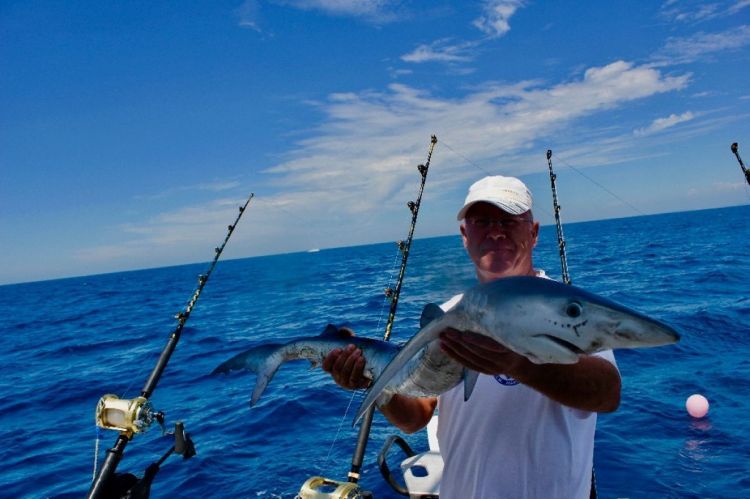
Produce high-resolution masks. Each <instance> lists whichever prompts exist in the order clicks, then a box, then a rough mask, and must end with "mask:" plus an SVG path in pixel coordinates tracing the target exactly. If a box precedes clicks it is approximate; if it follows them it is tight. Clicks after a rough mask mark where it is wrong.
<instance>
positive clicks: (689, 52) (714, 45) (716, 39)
mask: <svg viewBox="0 0 750 499" xmlns="http://www.w3.org/2000/svg"><path fill="white" fill-rule="evenodd" d="M748 44H750V26H748V25H743V26H739V27H734V28H731V29H728V30H726V31H723V32H719V33H703V32H700V33H696V34H695V35H693V36H690V37H686V38H670V39H668V40H667V43H666V44H665V45H664V47H663V48H662V49H661V50H659V51H658V52H657V53H656V55H655V57H654V58H655V60H656V61H657V62H660V63H662V64H686V63H690V62H693V61H696V60H698V59H700V58H701V57H703V56H706V55H709V54H712V53H714V52H723V51H729V50H736V49H739V48H742V47H744V46H745V45H748Z"/></svg>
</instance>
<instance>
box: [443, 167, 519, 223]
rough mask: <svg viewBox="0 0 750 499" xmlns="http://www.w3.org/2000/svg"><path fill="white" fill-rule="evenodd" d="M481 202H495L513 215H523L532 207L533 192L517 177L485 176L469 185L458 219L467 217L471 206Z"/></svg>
mask: <svg viewBox="0 0 750 499" xmlns="http://www.w3.org/2000/svg"><path fill="white" fill-rule="evenodd" d="M480 202H482V203H490V204H494V205H495V206H497V207H498V208H500V209H501V210H503V211H504V212H506V213H510V214H511V215H521V214H522V213H526V212H527V211H529V210H530V209H531V192H530V191H529V189H528V187H526V184H524V183H523V182H521V181H520V180H518V179H517V178H515V177H503V176H502V175H495V176H490V177H484V178H483V179H481V180H478V181H476V182H474V183H473V184H472V185H471V187H469V194H468V195H467V196H466V201H464V207H463V208H461V211H459V212H458V215H457V216H456V220H463V219H464V218H466V212H467V211H469V208H471V207H472V206H473V205H474V204H475V203H480Z"/></svg>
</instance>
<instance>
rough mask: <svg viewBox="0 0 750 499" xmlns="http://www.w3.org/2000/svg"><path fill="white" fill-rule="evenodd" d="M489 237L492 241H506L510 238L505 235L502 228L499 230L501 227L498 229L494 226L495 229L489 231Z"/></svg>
mask: <svg viewBox="0 0 750 499" xmlns="http://www.w3.org/2000/svg"><path fill="white" fill-rule="evenodd" d="M487 237H489V238H490V239H493V240H497V239H505V238H507V237H508V236H507V235H506V234H505V231H503V229H501V228H499V227H497V226H494V227H493V228H492V229H491V230H490V231H489V232H488V233H487Z"/></svg>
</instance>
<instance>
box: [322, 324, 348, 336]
mask: <svg viewBox="0 0 750 499" xmlns="http://www.w3.org/2000/svg"><path fill="white" fill-rule="evenodd" d="M320 336H322V337H324V338H337V339H346V338H351V337H353V336H354V331H352V330H351V329H349V328H348V327H338V326H337V325H335V324H328V325H327V326H326V328H325V329H324V330H323V332H322V333H320Z"/></svg>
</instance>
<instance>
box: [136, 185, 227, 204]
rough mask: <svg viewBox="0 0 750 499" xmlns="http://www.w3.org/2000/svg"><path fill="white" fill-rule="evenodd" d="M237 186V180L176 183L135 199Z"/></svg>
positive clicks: (164, 196)
mask: <svg viewBox="0 0 750 499" xmlns="http://www.w3.org/2000/svg"><path fill="white" fill-rule="evenodd" d="M239 186H240V182H239V181H238V180H220V181H214V182H204V183H201V184H192V185H178V186H174V187H170V188H169V189H166V190H163V191H161V192H157V193H155V194H142V195H139V196H136V199H164V198H167V197H170V196H173V195H175V194H180V193H183V192H200V191H203V192H222V191H228V190H232V189H235V188H237V187H239Z"/></svg>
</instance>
